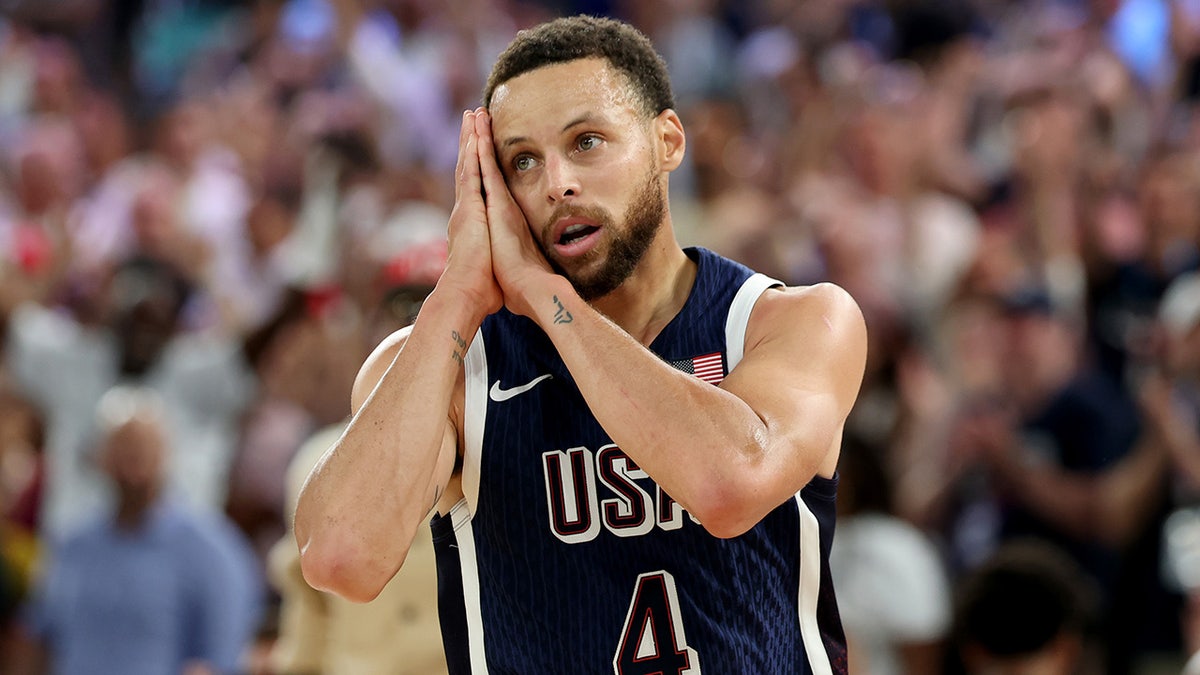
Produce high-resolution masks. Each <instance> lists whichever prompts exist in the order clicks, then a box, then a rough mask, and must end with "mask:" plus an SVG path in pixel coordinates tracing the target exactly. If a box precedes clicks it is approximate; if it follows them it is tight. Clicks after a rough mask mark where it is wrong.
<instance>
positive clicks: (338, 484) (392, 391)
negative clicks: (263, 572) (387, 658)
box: [296, 288, 482, 599]
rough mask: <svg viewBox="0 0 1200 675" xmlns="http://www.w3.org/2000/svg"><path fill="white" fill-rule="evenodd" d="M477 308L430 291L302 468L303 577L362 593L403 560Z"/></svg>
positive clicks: (423, 505) (427, 496) (429, 484)
mask: <svg viewBox="0 0 1200 675" xmlns="http://www.w3.org/2000/svg"><path fill="white" fill-rule="evenodd" d="M481 321H482V316H481V312H479V311H477V310H475V309H474V308H473V305H472V304H471V303H469V302H467V301H465V299H464V298H463V297H462V296H461V295H459V294H456V293H454V292H452V291H450V290H448V289H444V288H439V289H438V290H435V291H434V293H433V294H431V295H430V297H429V298H428V300H427V301H426V303H425V305H424V306H423V308H422V310H421V314H420V316H419V317H418V319H417V321H416V323H415V325H414V326H413V329H412V332H411V334H410V335H409V336H408V340H407V342H405V343H404V345H403V346H402V347H401V348H400V350H399V352H398V353H397V354H396V355H395V357H394V358H393V359H392V360H391V362H390V364H389V365H388V366H387V368H386V370H385V371H384V373H383V375H382V377H380V378H379V381H378V384H377V385H375V387H374V389H373V391H371V393H370V395H369V396H367V397H366V399H365V401H364V402H363V403H362V405H361V407H360V408H359V409H358V411H357V412H356V414H355V416H354V418H353V419H352V420H351V422H350V425H349V427H348V428H347V430H346V432H345V433H344V434H343V435H342V436H341V438H339V439H338V441H337V442H336V443H335V444H334V446H333V447H332V448H331V449H330V450H329V451H328V452H326V453H325V455H324V456H323V457H322V458H321V460H320V461H319V462H318V463H317V466H316V467H315V468H314V470H313V472H312V473H311V474H310V475H309V478H308V480H307V481H306V483H305V485H304V487H303V488H302V490H301V493H300V499H299V502H298V505H297V509H296V538H297V541H298V543H299V545H300V550H301V556H302V557H301V561H302V563H303V564H302V567H303V570H304V574H305V577H306V579H308V581H309V582H310V583H313V585H314V586H317V587H319V588H323V589H327V590H334V591H335V592H338V593H340V594H343V595H346V596H347V597H350V598H352V599H369V598H370V597H371V596H373V595H374V593H376V592H378V590H379V589H381V588H382V587H383V585H384V584H386V583H387V580H388V579H390V578H391V576H392V575H393V574H395V571H396V570H397V569H398V568H399V566H400V564H401V563H402V562H403V560H404V557H405V555H406V554H407V551H408V546H409V544H410V543H411V541H412V537H413V536H414V534H415V532H416V529H417V527H418V525H419V523H420V521H421V520H422V519H423V518H424V517H425V516H426V515H427V514H428V513H429V510H430V508H432V506H433V505H434V503H435V502H436V500H437V497H438V496H440V490H441V489H443V488H444V486H445V484H446V481H447V479H448V478H449V474H450V471H451V469H452V467H453V456H452V454H451V456H449V457H446V456H444V455H445V454H446V453H445V452H444V451H443V448H445V447H447V446H449V447H453V439H450V442H449V443H448V442H447V438H446V434H447V414H448V411H449V409H450V405H451V397H452V395H453V392H454V387H455V382H456V378H457V377H458V373H459V371H460V369H461V364H462V360H463V358H464V357H465V355H466V351H467V347H468V345H469V340H470V339H471V338H472V337H473V336H474V334H475V332H476V330H477V329H478V327H479V324H480V322H481Z"/></svg>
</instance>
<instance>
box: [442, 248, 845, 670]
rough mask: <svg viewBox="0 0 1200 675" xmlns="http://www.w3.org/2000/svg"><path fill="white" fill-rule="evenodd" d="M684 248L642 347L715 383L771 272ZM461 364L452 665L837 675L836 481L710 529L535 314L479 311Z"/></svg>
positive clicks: (446, 525) (450, 531) (449, 543)
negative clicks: (747, 524) (637, 448)
mask: <svg viewBox="0 0 1200 675" xmlns="http://www.w3.org/2000/svg"><path fill="white" fill-rule="evenodd" d="M688 255H689V256H691V257H692V258H693V259H694V260H695V261H696V262H697V264H698V266H699V269H698V272H697V277H696V282H695V285H694V286H693V288H692V291H691V294H690V295H689V297H688V299H687V302H686V303H685V305H684V307H683V309H682V310H681V311H680V312H679V314H678V315H677V316H676V317H675V318H674V319H673V320H672V321H671V322H670V323H669V324H668V325H667V326H666V327H665V328H664V329H663V331H662V333H661V334H660V335H659V336H658V337H657V338H656V339H655V340H654V342H653V344H651V345H650V348H651V350H652V351H654V352H655V353H656V354H658V355H659V356H660V357H661V358H662V359H663V360H665V361H667V362H669V363H671V364H672V365H674V366H675V367H677V368H680V369H682V370H684V371H686V372H689V373H693V374H695V375H696V376H697V377H700V378H702V379H705V380H707V381H709V382H711V383H713V384H719V382H720V381H721V379H722V378H723V377H724V376H725V375H726V374H727V373H728V372H729V369H730V368H732V367H734V366H736V365H737V363H738V361H739V360H740V359H741V357H742V350H743V345H744V343H745V330H746V323H747V321H748V319H749V315H750V310H751V308H752V307H753V306H754V302H755V301H756V300H757V299H758V297H759V296H760V295H761V294H762V292H763V291H764V290H766V289H767V288H769V287H770V286H773V285H777V284H778V282H776V281H774V280H771V279H768V278H767V277H764V276H762V275H758V274H754V273H752V272H751V271H750V270H749V269H746V268H745V267H743V266H741V265H739V264H737V263H735V262H732V261H729V260H726V259H724V258H721V257H720V256H717V255H716V254H714V253H711V252H709V251H706V250H703V249H688ZM466 369H467V385H466V419H465V425H466V426H465V430H464V437H465V445H466V447H465V448H464V452H463V457H464V459H463V474H462V475H463V492H464V494H465V497H464V498H463V500H462V501H460V502H459V503H458V505H457V506H455V507H454V508H453V509H452V510H451V512H450V513H449V514H447V515H446V516H444V517H442V516H438V517H435V518H434V520H433V530H434V544H435V547H436V549H437V558H438V560H437V562H438V580H439V594H440V600H439V606H440V614H441V620H442V629H443V637H444V640H445V646H446V656H447V659H448V661H449V664H450V672H451V673H453V674H454V675H460V674H462V675H466V674H471V675H478V674H479V673H492V674H493V675H497V674H501V673H609V674H611V673H616V674H617V675H651V674H653V673H663V674H664V675H681V674H683V673H702V672H704V673H709V674H710V675H712V674H717V675H726V674H735V673H769V674H771V675H783V674H787V673H817V674H820V673H842V672H845V660H846V659H845V639H844V637H843V634H842V628H841V622H840V620H839V618H838V614H837V606H836V602H835V600H834V596H833V589H832V586H831V585H830V581H829V570H828V562H827V561H828V559H829V546H830V543H831V541H832V537H833V523H834V498H835V493H836V481H835V480H828V479H824V478H821V477H817V478H814V479H813V481H812V482H810V483H809V484H808V485H807V486H806V487H804V489H803V490H801V491H800V492H799V493H798V494H797V495H796V496H795V498H794V499H791V500H788V501H787V502H786V503H784V504H783V505H781V506H780V507H778V508H776V509H775V510H774V511H772V512H771V513H770V514H768V515H767V517H766V518H764V519H763V520H762V522H760V523H759V524H758V525H757V526H755V527H754V528H753V529H751V530H750V531H749V532H747V533H745V534H743V535H741V536H739V537H735V538H732V539H718V538H716V537H713V536H712V535H710V534H709V533H708V532H706V531H705V530H704V528H703V527H701V526H700V525H699V524H698V523H697V522H696V521H695V520H694V519H693V518H691V516H690V515H689V514H688V513H687V512H686V511H685V510H684V509H682V508H681V506H680V505H679V504H678V503H676V502H675V501H674V500H672V499H671V497H670V496H669V495H667V494H665V493H664V492H663V491H662V490H660V489H659V488H658V486H657V485H656V484H655V483H654V481H653V480H651V479H650V478H649V477H648V476H647V475H646V473H645V472H643V471H641V470H640V469H639V468H638V466H637V465H636V464H635V463H634V462H633V461H632V460H631V459H630V458H629V457H628V456H626V455H625V453H624V452H622V451H621V449H620V448H618V447H617V446H616V445H614V444H613V442H612V440H610V438H609V435H608V434H607V433H605V431H604V429H603V428H601V426H600V424H599V423H598V422H597V421H596V419H595V418H594V417H593V416H592V413H591V411H589V409H588V406H587V404H586V403H585V402H584V399H583V396H582V395H581V394H580V392H579V389H578V388H577V387H576V385H575V381H574V378H572V376H571V373H570V372H568V370H567V367H566V365H565V364H564V363H563V361H562V359H561V358H559V356H558V353H557V351H556V350H555V348H554V345H553V344H552V343H551V342H550V339H549V338H548V337H547V336H546V335H545V333H543V332H542V331H541V329H540V328H538V326H537V325H536V324H535V323H534V322H532V321H530V320H529V319H526V318H524V317H520V316H516V315H513V314H511V313H508V312H506V311H501V312H499V313H497V314H494V315H492V316H490V317H488V318H487V320H486V321H484V323H483V326H482V327H481V328H480V332H479V334H478V335H477V336H476V338H475V340H474V342H473V343H472V345H471V348H470V350H469V352H468V354H467V359H466Z"/></svg>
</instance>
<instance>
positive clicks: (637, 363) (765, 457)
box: [529, 278, 833, 534]
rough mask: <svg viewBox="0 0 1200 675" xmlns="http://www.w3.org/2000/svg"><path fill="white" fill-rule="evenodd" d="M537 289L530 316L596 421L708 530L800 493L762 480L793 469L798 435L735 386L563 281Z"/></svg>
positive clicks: (739, 523) (731, 525)
mask: <svg viewBox="0 0 1200 675" xmlns="http://www.w3.org/2000/svg"><path fill="white" fill-rule="evenodd" d="M559 279H561V278H559ZM539 293H540V294H541V295H542V296H543V297H541V298H540V299H537V298H532V299H531V302H530V303H529V304H530V306H531V307H532V308H533V311H534V313H535V316H534V319H535V321H537V322H538V324H539V325H541V326H542V328H543V329H544V330H545V331H546V333H547V334H548V335H549V336H550V338H551V340H552V341H553V342H554V345H555V347H556V349H557V351H558V353H559V354H560V355H561V356H562V358H563V360H564V362H565V363H566V364H567V367H568V369H569V370H570V371H571V373H572V376H573V377H574V378H575V381H576V384H577V385H578V386H579V389H580V391H581V392H582V394H583V396H584V398H585V400H586V401H587V403H588V407H589V409H590V410H591V412H592V413H593V414H594V415H595V417H596V419H597V420H598V421H599V422H600V424H601V425H602V426H603V427H604V429H605V430H606V431H607V432H608V433H609V435H610V437H611V438H612V440H613V441H614V442H615V443H616V444H617V445H618V446H619V447H620V448H621V449H622V450H623V451H624V452H625V453H626V454H627V455H629V457H630V458H631V459H633V461H634V462H636V463H637V465H638V466H639V467H640V468H641V469H642V470H644V471H645V472H646V473H647V474H649V475H650V476H651V477H652V478H653V479H654V480H655V482H657V483H658V485H659V486H661V487H662V489H663V490H664V491H666V492H667V493H668V494H670V495H671V497H672V498H674V499H675V500H676V501H678V502H679V503H680V504H682V505H683V506H684V507H685V508H687V509H688V511H689V512H690V513H691V514H692V515H693V516H695V517H696V518H698V519H699V520H700V521H701V522H702V523H704V524H705V526H706V527H707V528H708V529H709V530H710V531H713V532H714V533H715V534H738V533H740V531H744V530H745V529H747V528H748V527H750V526H752V525H753V524H754V523H755V522H757V520H758V519H760V518H761V517H762V516H763V515H765V514H766V512H768V511H770V509H772V508H774V507H775V506H778V504H779V503H781V502H782V501H783V500H785V499H786V498H787V497H788V494H790V493H791V492H794V489H792V490H790V491H789V492H788V494H778V495H773V494H771V490H770V489H768V488H767V487H766V486H767V485H768V483H769V480H768V479H767V478H766V477H774V476H778V475H780V474H783V473H787V472H791V471H792V469H793V467H792V466H791V465H790V464H789V463H791V462H794V461H795V460H796V458H797V457H798V456H800V455H801V454H802V453H797V452H793V451H791V450H792V449H791V448H787V449H785V448H783V447H781V446H783V445H785V444H790V443H793V442H795V441H796V439H794V438H782V437H780V436H779V435H777V434H774V433H773V428H772V426H771V424H769V422H768V421H765V420H763V419H762V418H760V417H759V415H758V414H756V413H755V411H754V410H753V409H752V408H751V407H750V405H749V404H747V403H746V402H745V401H744V400H742V399H741V398H739V397H738V396H736V395H734V394H733V393H731V392H730V391H727V390H725V389H723V388H720V387H715V386H712V385H711V384H709V383H707V382H704V381H702V380H700V379H699V378H696V377H694V376H692V375H689V374H686V373H683V372H681V371H679V370H677V369H675V368H673V367H672V366H670V365H669V364H667V363H666V362H665V361H663V360H662V359H661V358H659V357H658V356H657V355H655V354H654V353H653V352H651V351H650V350H648V349H646V348H645V347H644V346H643V345H641V344H640V343H638V342H637V341H636V340H634V339H633V338H632V337H631V336H630V335H628V334H627V333H626V332H625V331H623V330H622V329H621V328H620V327H618V326H616V325H615V324H613V323H612V322H611V321H609V320H608V319H607V318H605V317H604V316H603V315H601V314H600V313H599V312H597V311H596V310H594V309H593V308H591V307H590V306H588V305H587V304H586V303H585V302H584V301H583V300H581V299H580V298H579V296H578V295H577V294H575V292H574V291H573V290H572V289H571V287H570V286H569V285H568V284H567V283H566V282H565V280H562V281H558V280H556V281H554V282H551V283H550V284H548V285H547V286H546V288H545V290H543V291H539ZM832 438H833V436H832V435H831V436H830V438H828V439H826V440H825V441H823V443H824V445H825V447H828V446H829V444H830V443H831V441H832ZM785 469H786V471H785ZM815 470H816V468H815V464H814V465H813V467H811V472H815ZM811 472H810V473H809V475H810V476H811Z"/></svg>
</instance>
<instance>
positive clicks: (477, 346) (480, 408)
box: [462, 328, 488, 514]
mask: <svg viewBox="0 0 1200 675" xmlns="http://www.w3.org/2000/svg"><path fill="white" fill-rule="evenodd" d="M463 368H464V370H465V374H466V388H465V389H466V391H465V393H464V395H463V396H464V398H465V399H466V400H465V401H464V407H465V410H464V411H463V417H464V420H463V443H464V444H465V445H466V447H465V448H463V472H462V489H463V497H465V498H466V500H467V509H468V510H469V511H470V513H471V514H474V513H475V509H476V507H477V506H478V505H479V471H480V469H479V467H480V464H481V462H482V461H483V426H484V423H485V422H486V421H487V406H488V367H487V350H486V349H485V348H484V346H483V328H480V329H479V330H477V331H475V339H474V340H472V341H471V348H470V349H468V350H467V358H466V359H465V360H464V362H463Z"/></svg>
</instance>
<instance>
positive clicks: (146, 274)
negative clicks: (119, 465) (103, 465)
mask: <svg viewBox="0 0 1200 675" xmlns="http://www.w3.org/2000/svg"><path fill="white" fill-rule="evenodd" d="M192 291H193V289H192V287H191V285H190V284H189V283H187V281H186V280H185V279H184V278H183V277H182V275H181V274H180V272H179V271H178V269H177V268H176V267H175V266H174V265H172V264H170V263H168V262H165V261H163V260H161V259H158V258H153V257H147V256H136V257H133V258H129V259H127V260H124V261H122V262H121V263H120V264H119V265H117V266H116V268H115V269H114V270H113V271H112V276H111V279H109V280H108V281H107V283H106V284H105V286H104V290H103V292H102V293H101V294H100V296H99V298H97V300H96V301H95V303H94V306H93V303H92V302H87V303H81V308H80V309H79V310H78V311H77V312H75V316H72V315H71V314H68V313H64V312H61V311H56V310H53V309H49V308H47V307H43V306H41V305H38V304H35V303H31V302H26V303H24V304H21V305H20V306H18V307H16V308H15V310H14V311H13V312H12V314H11V315H5V316H0V318H7V319H8V325H7V332H6V338H7V342H6V349H5V351H4V354H3V356H4V359H5V364H4V365H5V366H7V367H8V368H9V369H10V371H11V373H12V375H13V379H14V382H15V383H16V385H17V386H18V388H19V391H20V392H21V394H22V395H24V396H26V397H28V398H29V399H30V400H31V401H33V402H34V403H35V404H36V405H37V406H38V407H39V408H40V409H41V410H43V411H44V412H45V415H46V447H45V458H46V493H45V499H44V502H43V505H42V517H41V522H40V525H41V527H42V531H43V534H46V535H49V536H51V537H60V536H62V535H64V534H65V533H67V532H69V531H71V530H73V529H75V528H77V527H78V526H79V525H80V524H81V523H82V522H84V521H85V520H86V519H88V518H90V517H91V516H92V515H93V514H95V513H97V512H100V511H103V510H104V509H105V508H107V507H108V506H110V505H111V500H110V499H109V497H110V493H109V492H108V491H107V482H106V480H105V477H104V476H102V475H101V474H100V473H99V472H97V471H96V467H95V465H94V464H93V463H92V462H90V461H88V460H89V457H88V453H89V451H90V449H91V448H93V447H94V446H95V445H96V443H97V442H98V436H97V433H96V428H95V423H94V422H95V417H94V415H93V412H94V411H95V409H96V405H97V403H98V402H99V401H100V399H101V398H102V397H103V396H104V394H105V392H106V391H108V390H109V389H111V388H112V387H114V386H117V385H119V384H131V385H137V386H143V387H147V388H149V389H152V390H154V391H155V392H157V394H158V396H159V398H160V400H161V401H162V404H163V407H164V414H165V415H166V416H167V422H166V424H165V428H166V433H167V435H168V437H169V442H168V446H169V447H170V448H172V450H173V454H172V456H171V461H170V464H169V466H168V470H167V475H168V481H169V483H170V484H171V487H172V488H173V489H174V490H176V491H178V492H179V493H180V494H181V495H183V496H184V497H186V498H187V499H188V501H189V502H190V503H191V504H193V505H197V506H200V507H202V508H207V509H211V510H219V509H221V508H222V507H223V506H224V504H225V498H226V491H227V488H228V482H229V476H228V474H229V467H230V463H231V460H232V457H233V452H234V447H235V440H236V434H237V431H238V428H237V424H238V422H239V421H240V417H241V415H242V413H243V412H244V410H245V407H246V404H247V402H248V401H249V400H250V397H251V396H252V395H253V393H254V390H255V389H254V388H255V385H256V383H255V381H254V377H253V372H252V371H251V370H250V367H249V365H248V364H247V363H246V359H245V356H244V355H243V351H242V345H241V344H240V343H239V342H237V341H235V340H233V339H230V338H229V337H228V336H225V335H221V334H218V333H216V332H203V333H201V332H188V331H185V330H184V328H185V326H184V312H185V311H186V309H185V308H186V306H187V304H188V301H189V298H190V297H191V293H192ZM0 315H4V312H3V308H0ZM88 315H92V316H90V317H89V316H88Z"/></svg>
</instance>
